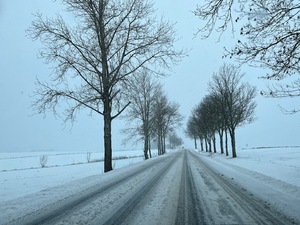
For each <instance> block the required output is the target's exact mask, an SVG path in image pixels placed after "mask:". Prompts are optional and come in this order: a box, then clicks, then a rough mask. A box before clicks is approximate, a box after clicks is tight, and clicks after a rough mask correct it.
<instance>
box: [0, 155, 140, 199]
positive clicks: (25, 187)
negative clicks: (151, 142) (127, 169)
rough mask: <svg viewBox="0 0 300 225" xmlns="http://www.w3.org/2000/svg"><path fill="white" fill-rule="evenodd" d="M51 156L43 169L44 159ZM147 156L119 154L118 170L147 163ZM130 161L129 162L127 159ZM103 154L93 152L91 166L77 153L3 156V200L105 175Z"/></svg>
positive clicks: (0, 161) (0, 164) (0, 180)
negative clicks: (144, 160) (41, 161)
mask: <svg viewBox="0 0 300 225" xmlns="http://www.w3.org/2000/svg"><path fill="white" fill-rule="evenodd" d="M43 155H45V156H47V159H48V160H47V163H46V166H45V167H44V168H42V167H41V164H40V157H41V156H43ZM142 155H143V152H142V151H141V150H134V151H115V152H114V154H113V158H121V159H119V160H113V163H112V164H113V167H114V168H115V169H117V168H121V167H124V166H128V165H130V164H133V163H136V162H141V161H143V156H142ZM126 157H127V159H126ZM102 159H103V153H101V152H99V153H98V152H92V153H91V155H90V160H91V161H99V162H91V163H88V162H87V153H86V152H83V153H76V152H16V153H0V199H1V201H8V200H13V199H16V198H20V197H22V196H25V195H28V194H32V193H35V192H39V191H44V190H48V189H50V188H52V187H55V186H58V185H64V184H66V185H68V183H69V182H71V181H75V180H78V179H81V178H85V177H89V176H94V175H98V174H101V173H103V161H102Z"/></svg>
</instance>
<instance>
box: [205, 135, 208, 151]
mask: <svg viewBox="0 0 300 225" xmlns="http://www.w3.org/2000/svg"><path fill="white" fill-rule="evenodd" d="M205 151H206V152H208V146H207V138H205Z"/></svg>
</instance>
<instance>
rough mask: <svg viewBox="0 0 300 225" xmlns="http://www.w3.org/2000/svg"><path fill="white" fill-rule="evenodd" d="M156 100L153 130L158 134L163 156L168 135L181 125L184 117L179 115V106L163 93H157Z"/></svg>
mask: <svg viewBox="0 0 300 225" xmlns="http://www.w3.org/2000/svg"><path fill="white" fill-rule="evenodd" d="M155 99H156V101H155V104H154V108H153V116H152V122H153V127H152V129H153V133H155V134H156V140H157V148H158V154H159V155H162V154H164V153H165V150H166V137H167V135H168V134H169V133H170V132H171V131H173V130H174V129H175V128H176V127H178V126H180V125H181V121H182V116H181V115H180V113H179V105H178V104H177V103H171V102H169V101H168V99H167V96H166V95H165V94H164V93H163V92H162V91H161V92H158V93H157V95H156V97H155Z"/></svg>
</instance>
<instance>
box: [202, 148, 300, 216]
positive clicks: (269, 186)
mask: <svg viewBox="0 0 300 225" xmlns="http://www.w3.org/2000/svg"><path fill="white" fill-rule="evenodd" d="M199 157H201V159H203V160H205V162H207V163H209V165H211V166H212V167H213V168H214V169H216V170H217V171H218V172H219V173H220V174H223V175H225V176H227V177H229V178H232V179H233V180H234V181H235V182H236V183H237V184H239V185H241V186H242V187H244V188H245V189H246V190H248V191H249V192H251V193H253V194H254V195H256V196H258V197H259V198H261V199H263V200H265V201H266V202H268V203H269V204H271V205H273V206H274V207H275V208H277V209H279V210H281V211H283V212H284V213H285V214H286V215H290V216H292V217H294V218H296V219H298V220H299V221H300V207H299V206H300V149H299V148H283V149H281V148H270V149H249V150H240V151H238V158H235V159H233V158H231V157H226V156H225V155H221V154H219V153H217V154H209V153H206V152H200V153H199Z"/></svg>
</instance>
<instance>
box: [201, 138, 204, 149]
mask: <svg viewBox="0 0 300 225" xmlns="http://www.w3.org/2000/svg"><path fill="white" fill-rule="evenodd" d="M200 145H201V152H203V151H204V148H203V139H202V138H200Z"/></svg>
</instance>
